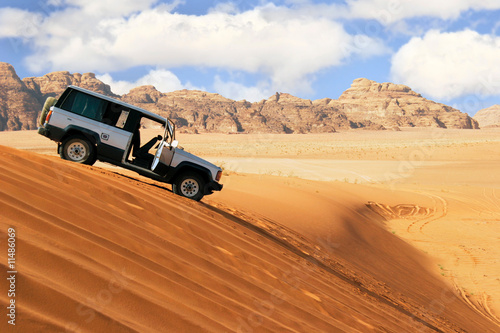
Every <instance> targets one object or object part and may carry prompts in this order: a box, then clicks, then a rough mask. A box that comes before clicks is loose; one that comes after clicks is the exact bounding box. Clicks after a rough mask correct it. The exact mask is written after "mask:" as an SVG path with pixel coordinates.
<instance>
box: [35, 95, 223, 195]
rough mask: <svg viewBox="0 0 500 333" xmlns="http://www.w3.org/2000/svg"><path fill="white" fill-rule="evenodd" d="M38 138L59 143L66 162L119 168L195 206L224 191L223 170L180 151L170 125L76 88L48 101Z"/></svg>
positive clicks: (146, 113) (134, 107) (138, 109)
mask: <svg viewBox="0 0 500 333" xmlns="http://www.w3.org/2000/svg"><path fill="white" fill-rule="evenodd" d="M38 133H39V134H41V135H43V136H45V137H47V138H49V139H51V140H53V141H55V142H57V144H58V153H59V155H60V156H61V158H63V159H65V160H69V161H73V162H77V163H83V164H88V165H92V164H94V163H95V161H96V160H100V161H102V162H107V163H110V164H113V165H116V166H120V167H123V168H126V169H129V170H132V171H135V172H137V173H138V174H140V175H143V176H145V177H149V178H152V179H154V180H157V181H160V182H164V183H168V184H172V190H173V192H174V193H176V194H178V195H181V196H184V197H187V198H190V199H193V200H197V201H199V200H201V199H202V198H203V196H204V195H208V194H211V193H213V191H220V190H221V189H222V185H221V184H219V181H220V178H221V175H222V170H221V168H219V167H217V166H215V165H214V164H212V163H210V162H208V161H206V160H204V159H202V158H199V157H197V156H195V155H193V154H190V153H188V152H187V151H185V150H184V149H183V148H181V147H179V145H178V141H177V140H175V124H174V123H173V122H172V121H171V120H170V119H167V118H163V117H160V116H159V115H156V114H154V113H152V112H149V111H146V110H143V109H141V108H138V107H136V106H133V105H130V104H127V103H124V102H122V101H119V100H116V99H113V98H110V97H107V96H104V95H101V94H98V93H95V92H92V91H89V90H86V89H83V88H80V87H75V86H69V87H68V88H67V89H66V90H65V91H64V92H63V93H62V95H61V96H60V98H59V99H58V100H56V99H55V98H53V97H48V98H47V100H46V102H45V105H44V107H43V110H42V113H41V115H40V118H39V127H38Z"/></svg>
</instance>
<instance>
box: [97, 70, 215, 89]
mask: <svg viewBox="0 0 500 333" xmlns="http://www.w3.org/2000/svg"><path fill="white" fill-rule="evenodd" d="M96 78H97V79H99V80H101V81H102V82H104V83H106V84H109V85H110V87H111V90H112V91H113V92H114V93H116V94H118V95H123V94H126V93H128V92H129V91H130V90H131V89H133V88H135V87H139V86H145V85H152V86H154V87H155V88H156V90H158V91H160V92H171V91H175V90H182V89H196V90H205V89H204V88H198V87H195V86H193V85H191V83H189V82H188V83H186V84H182V82H181V80H179V78H178V77H177V76H176V75H175V74H174V73H172V72H170V71H168V70H165V69H156V70H151V71H150V72H149V73H148V74H147V75H145V76H143V77H141V78H140V79H138V80H137V81H135V82H130V81H123V80H118V81H115V80H114V79H113V77H112V76H111V75H110V74H108V73H106V74H103V75H96Z"/></svg>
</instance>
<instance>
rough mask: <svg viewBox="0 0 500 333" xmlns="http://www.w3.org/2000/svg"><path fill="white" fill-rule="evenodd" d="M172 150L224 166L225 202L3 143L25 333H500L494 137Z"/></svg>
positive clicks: (22, 140)
mask: <svg viewBox="0 0 500 333" xmlns="http://www.w3.org/2000/svg"><path fill="white" fill-rule="evenodd" d="M177 139H178V140H179V142H180V145H181V146H182V147H183V148H184V149H186V150H188V151H190V152H192V153H195V154H197V155H199V156H201V157H204V158H206V159H208V160H210V161H211V162H213V163H216V164H218V165H220V166H222V167H223V169H224V175H223V177H222V183H223V184H224V189H223V190H222V191H221V192H217V193H214V194H213V195H210V196H206V197H205V198H204V199H203V200H202V202H200V203H197V202H194V201H190V200H187V199H184V198H180V197H178V196H175V195H174V194H173V193H171V192H170V187H169V185H163V184H161V183H158V182H155V181H152V180H149V179H146V178H144V177H141V176H139V175H136V174H134V173H132V172H129V171H126V170H124V169H120V168H117V167H114V166H111V165H108V164H104V163H100V162H98V163H96V164H95V165H94V166H92V167H89V166H82V165H77V164H74V163H70V162H67V161H62V160H60V159H59V157H58V155H57V153H56V144H55V143H54V142H51V141H49V140H47V139H46V138H44V137H41V136H39V135H37V134H36V131H17V132H0V156H1V160H2V162H1V163H0V205H1V207H2V208H1V217H0V227H1V230H0V235H1V239H2V246H1V249H0V250H1V251H2V252H1V253H2V255H1V258H2V262H1V264H0V266H1V267H2V269H3V270H4V271H7V267H6V263H7V260H6V257H5V254H6V253H7V247H6V245H5V242H4V240H5V239H7V229H8V227H15V228H16V230H17V236H16V237H17V246H18V247H17V249H18V252H17V253H18V258H17V263H18V267H17V269H18V280H19V282H18V285H17V288H18V298H17V299H16V302H17V304H18V312H17V314H18V316H17V321H16V326H17V328H20V329H21V331H23V332H38V331H51V332H56V331H68V332H154V331H158V332H199V331H203V332H232V331H234V332H500V246H499V244H500V128H491V129H481V130H458V129H457V130H452V129H414V128H401V130H400V131H365V130H346V131H339V132H337V133H331V134H261V135H259V134H233V135H229V134H178V137H177ZM8 287H9V286H8V284H7V282H6V280H5V279H2V282H1V283H0V288H1V291H0V303H1V305H2V308H3V309H5V308H6V307H7V305H8V303H7V302H8V298H7V293H6V291H7V290H8ZM4 312H5V310H4ZM2 317H3V318H2V319H1V323H0V328H2V327H6V325H7V319H6V318H5V314H4V313H2ZM0 331H2V332H4V330H3V329H0Z"/></svg>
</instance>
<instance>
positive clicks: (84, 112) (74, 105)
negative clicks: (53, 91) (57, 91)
mask: <svg viewBox="0 0 500 333" xmlns="http://www.w3.org/2000/svg"><path fill="white" fill-rule="evenodd" d="M107 104H108V102H107V101H105V100H103V99H100V98H97V97H94V96H91V95H88V94H85V93H83V92H80V91H77V90H72V91H71V92H70V93H69V95H68V96H67V97H66V99H65V100H64V101H63V103H62V105H61V106H60V108H61V109H63V110H66V111H70V112H73V113H76V114H79V115H81V116H84V117H87V118H90V119H94V120H99V121H100V120H102V117H103V114H104V111H105V110H106V106H107Z"/></svg>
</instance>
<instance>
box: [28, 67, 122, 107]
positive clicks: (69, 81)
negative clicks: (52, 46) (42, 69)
mask: <svg viewBox="0 0 500 333" xmlns="http://www.w3.org/2000/svg"><path fill="white" fill-rule="evenodd" d="M23 82H24V84H25V85H26V87H27V88H28V89H30V90H31V91H33V92H34V93H35V95H36V97H37V99H38V101H39V102H40V103H41V104H42V105H43V103H44V102H45V100H46V99H47V97H49V96H51V97H56V98H57V97H58V96H59V95H60V94H61V93H62V92H63V91H64V89H66V87H67V86H69V85H74V86H78V87H82V88H85V89H88V90H92V91H95V92H97V93H100V94H103V95H106V96H110V97H115V98H116V97H119V96H118V95H115V94H113V92H112V91H111V88H110V87H109V85H107V84H104V83H103V82H101V81H100V80H98V79H96V77H95V74H94V73H84V74H80V73H75V74H70V72H67V71H64V72H53V73H49V74H46V75H44V76H41V77H28V78H25V79H23Z"/></svg>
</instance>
